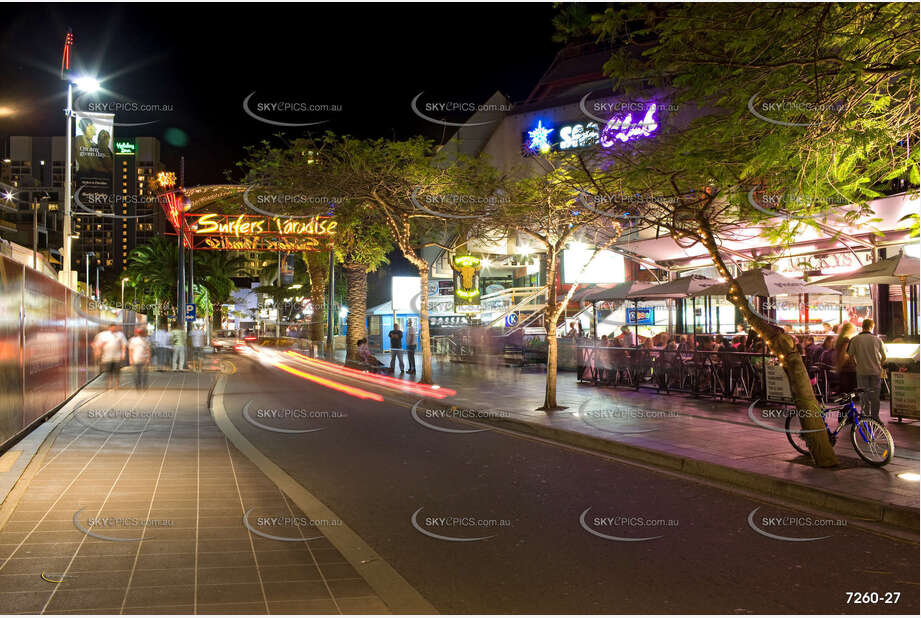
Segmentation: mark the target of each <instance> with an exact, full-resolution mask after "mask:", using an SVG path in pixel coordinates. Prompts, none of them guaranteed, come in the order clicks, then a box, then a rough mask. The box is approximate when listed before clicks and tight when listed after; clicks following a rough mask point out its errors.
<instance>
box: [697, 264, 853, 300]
mask: <svg viewBox="0 0 921 618" xmlns="http://www.w3.org/2000/svg"><path fill="white" fill-rule="evenodd" d="M736 282H737V283H738V284H739V287H741V288H742V293H743V294H744V295H745V296H767V297H769V298H773V297H776V296H784V295H794V296H795V295H799V294H838V295H840V294H841V292H838V291H837V290H833V289H831V288H826V287H822V286H820V285H813V284H809V283H805V282H804V281H799V280H797V279H790V278H789V277H784V276H783V275H781V274H780V273H776V272H774V271H773V270H768V269H766V268H760V269H757V270H747V271H745V272H744V273H742V274H741V275H739V276H738V277H736ZM728 292H729V283H728V282H727V283H720V284H718V285H714V286H710V287H708V288H704V289H703V290H699V291H697V292H694V293H693V294H690V296H691V297H692V298H696V297H698V296H725V295H726V294H727V293H728Z"/></svg>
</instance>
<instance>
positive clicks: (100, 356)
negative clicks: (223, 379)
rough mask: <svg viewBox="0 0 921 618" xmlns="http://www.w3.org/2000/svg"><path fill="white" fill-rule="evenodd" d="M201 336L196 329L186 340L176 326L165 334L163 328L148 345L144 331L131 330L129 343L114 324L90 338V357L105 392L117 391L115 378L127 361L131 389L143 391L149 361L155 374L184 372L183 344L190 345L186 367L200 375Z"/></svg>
mask: <svg viewBox="0 0 921 618" xmlns="http://www.w3.org/2000/svg"><path fill="white" fill-rule="evenodd" d="M204 341H205V336H204V333H203V332H202V331H201V330H200V329H195V330H193V331H192V332H191V334H190V335H189V336H188V337H187V336H186V331H185V329H184V328H182V327H181V326H180V325H179V324H178V323H176V324H174V326H173V329H172V330H171V331H169V332H167V331H166V330H165V329H163V328H158V329H157V330H156V331H154V334H153V337H152V341H151V338H149V337H148V336H147V328H146V327H143V326H141V327H138V328H135V329H134V336H133V337H132V338H131V339H130V340H129V339H127V338H126V337H125V335H124V333H123V332H122V327H121V326H120V325H118V324H111V325H110V326H109V327H108V328H106V329H104V330H102V331H100V332H99V333H98V334H97V335H96V337H95V338H93V344H92V349H93V356H94V358H95V359H96V362H97V363H99V367H100V371H101V372H102V373H105V375H106V388H107V389H115V390H118V388H119V376H120V373H121V369H122V365H123V364H124V362H125V359H126V357H127V360H128V364H129V365H130V366H131V368H132V370H133V371H134V376H135V387H136V388H137V389H138V390H143V389H145V388H147V371H148V370H149V368H150V364H151V361H153V362H154V363H155V366H156V368H157V370H158V371H165V370H166V368H167V367H171V368H172V370H173V371H182V370H183V369H184V368H185V361H186V358H185V356H186V344H187V343H191V344H192V345H191V357H190V359H189V367H190V368H192V369H194V370H196V371H201V354H202V348H203V347H204Z"/></svg>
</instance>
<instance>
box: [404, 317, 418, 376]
mask: <svg viewBox="0 0 921 618" xmlns="http://www.w3.org/2000/svg"><path fill="white" fill-rule="evenodd" d="M406 359H407V360H408V361H409V371H407V373H416V327H415V326H413V321H412V320H407V321H406Z"/></svg>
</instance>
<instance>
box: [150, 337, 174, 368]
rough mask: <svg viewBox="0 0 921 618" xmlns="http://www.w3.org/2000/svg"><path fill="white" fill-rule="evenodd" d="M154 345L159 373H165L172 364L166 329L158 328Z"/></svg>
mask: <svg viewBox="0 0 921 618" xmlns="http://www.w3.org/2000/svg"><path fill="white" fill-rule="evenodd" d="M153 345H154V355H155V358H156V361H157V371H165V370H166V368H167V366H168V365H169V362H170V349H169V333H168V332H166V329H165V328H158V329H157V330H156V331H155V332H154V336H153Z"/></svg>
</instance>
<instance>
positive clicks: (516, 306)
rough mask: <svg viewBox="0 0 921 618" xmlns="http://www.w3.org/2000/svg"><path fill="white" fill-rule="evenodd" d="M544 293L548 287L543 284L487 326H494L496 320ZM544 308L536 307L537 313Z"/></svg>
mask: <svg viewBox="0 0 921 618" xmlns="http://www.w3.org/2000/svg"><path fill="white" fill-rule="evenodd" d="M544 293H546V288H545V287H544V286H541V287H540V288H539V289H538V291H536V292H534V293H533V294H531V295H530V296H527V297H525V298H524V300H522V301H520V302H519V303H518V304H517V305H514V306H512V307H511V308H509V309H507V310H506V311H505V312H503V313H501V314H500V315H499V317H497V318H493V319H492V320H491V321H489V322H488V323H487V324H486V326H487V327H488V328H489V327H492V326H493V325H494V324H495V323H496V322H498V321H499V320H501V319H503V318H504V317H505V316H507V315H509V314H510V313H512V312H514V311H517V310H518V309H519V308H520V307H523V306H524V305H526V304H528V303H529V302H530V301H532V300H534V298H536V297H537V296H540V295H541V294H544ZM542 308H543V307H541V308H539V309H535V313H536V312H537V311H540V309H542Z"/></svg>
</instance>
